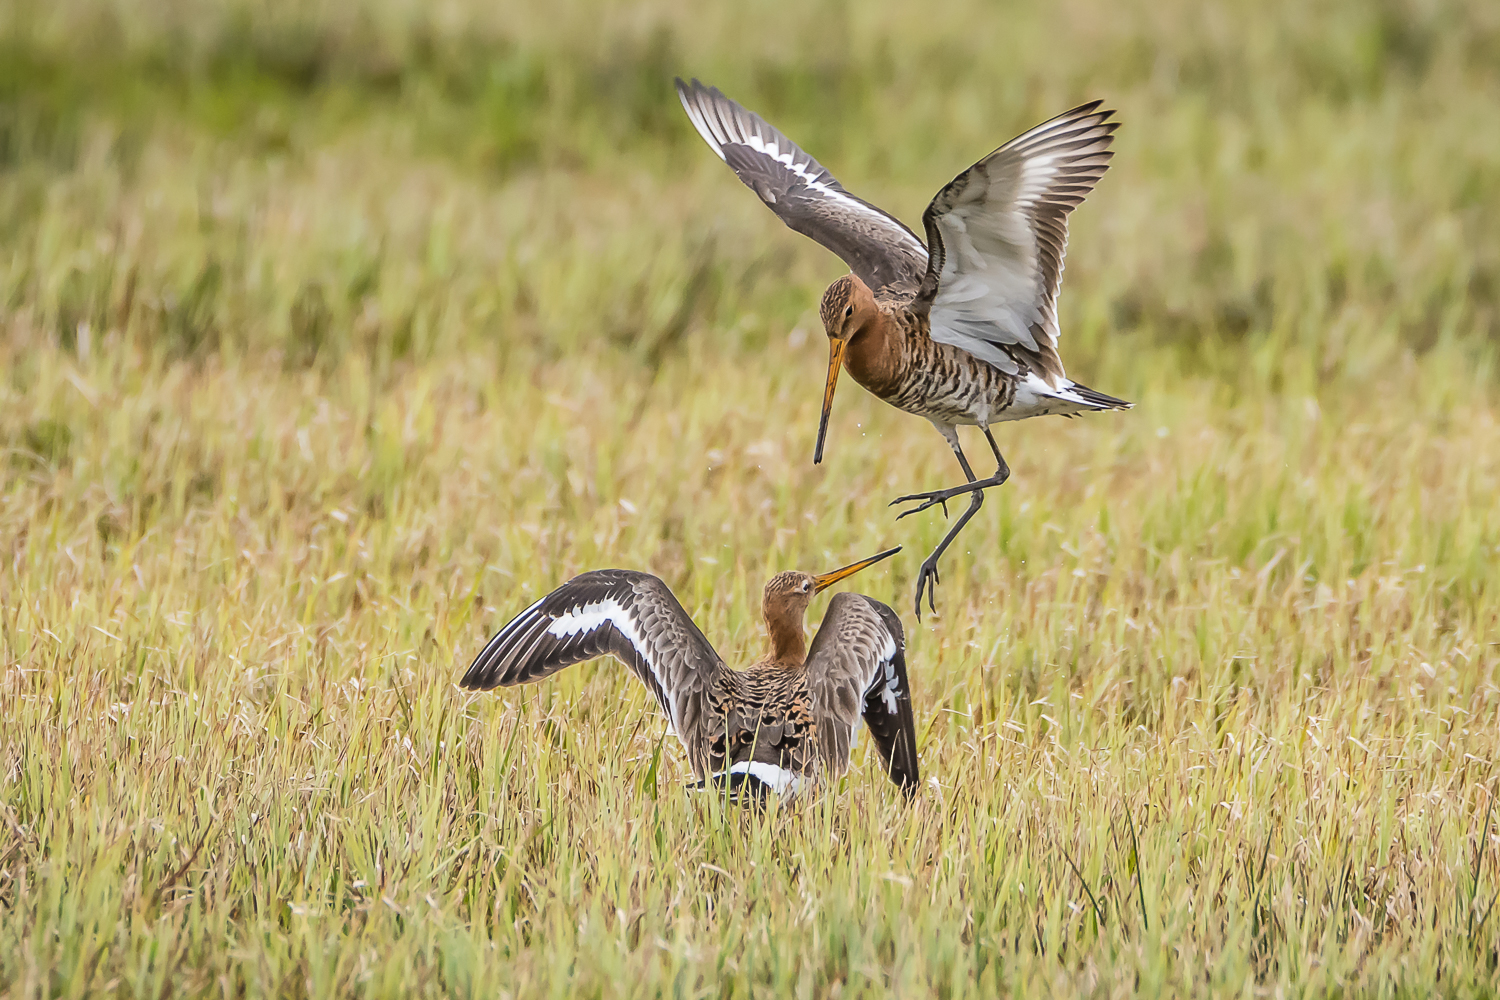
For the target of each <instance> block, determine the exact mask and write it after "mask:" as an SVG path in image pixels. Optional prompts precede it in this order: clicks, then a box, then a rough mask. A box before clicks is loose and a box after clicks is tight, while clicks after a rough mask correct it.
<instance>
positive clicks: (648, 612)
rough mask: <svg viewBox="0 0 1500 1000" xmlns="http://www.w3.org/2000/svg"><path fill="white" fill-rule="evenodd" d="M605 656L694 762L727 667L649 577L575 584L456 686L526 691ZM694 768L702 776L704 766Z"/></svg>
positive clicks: (607, 574)
mask: <svg viewBox="0 0 1500 1000" xmlns="http://www.w3.org/2000/svg"><path fill="white" fill-rule="evenodd" d="M606 653H608V654H611V655H613V656H615V657H616V658H617V659H619V660H620V661H621V662H622V663H624V664H625V665H626V666H628V667H629V668H630V669H631V670H632V671H633V672H634V673H635V675H636V676H637V677H639V678H640V679H641V681H642V682H644V683H645V685H646V687H648V688H650V689H651V693H652V694H654V695H656V699H657V701H659V702H660V703H661V707H662V711H664V712H666V713H667V718H668V719H670V720H671V723H672V726H673V728H674V729H675V730H676V732H677V735H678V737H679V738H680V739H681V740H682V742H683V746H684V747H685V748H686V749H687V751H688V755H689V757H690V758H692V757H694V756H695V754H697V752H698V751H697V748H696V747H695V745H694V744H696V743H698V742H699V741H698V740H696V739H694V734H696V733H698V732H699V731H700V730H701V728H702V725H703V723H704V722H705V721H706V719H705V716H706V698H705V693H706V692H707V691H708V689H709V688H710V687H711V686H712V684H713V682H714V680H715V678H716V677H717V676H718V674H719V671H721V670H722V669H723V667H724V664H723V661H722V660H720V659H719V654H718V653H716V652H714V648H713V646H712V645H710V644H709V641H708V639H707V638H705V637H704V635H703V633H702V632H700V631H699V630H698V626H697V625H695V624H693V619H692V618H690V617H689V616H688V613H687V612H686V611H684V610H683V607H682V605H681V604H680V603H678V601H677V598H676V597H674V596H673V594H672V591H671V590H670V589H669V588H668V587H667V585H666V584H665V583H662V582H661V580H659V579H657V578H656V577H654V576H652V575H651V574H650V573H638V572H635V571H633V570H624V569H601V570H595V571H593V572H591V573H584V574H581V575H579V576H575V577H574V578H573V579H571V580H569V581H568V582H567V583H565V584H563V585H562V586H561V587H558V588H557V589H556V590H554V591H553V592H552V593H550V594H548V595H547V596H546V597H544V598H542V599H541V600H540V601H537V602H536V603H535V604H533V605H532V606H531V607H529V608H527V609H526V610H525V611H523V612H521V613H520V614H519V615H517V616H516V617H515V618H513V619H511V621H510V622H509V623H508V624H506V625H505V627H504V628H502V629H501V630H500V631H499V632H497V633H495V637H494V638H493V639H491V640H490V641H489V643H488V644H486V645H485V647H484V649H483V650H481V651H480V653H479V655H478V656H476V657H475V658H474V663H473V664H472V665H471V666H470V667H469V670H468V673H466V674H464V676H463V679H462V680H461V681H459V682H458V683H459V685H460V686H461V687H464V688H468V689H469V690H471V691H487V690H489V689H490V688H494V687H500V686H502V685H504V686H509V685H512V684H524V683H526V682H527V681H537V680H541V679H542V678H544V677H547V676H549V675H551V674H554V673H556V672H557V671H559V670H561V669H562V668H563V667H567V666H571V665H572V664H574V663H581V662H583V661H584V660H592V659H594V658H595V657H598V656H603V655H605V654H606ZM693 767H694V770H695V771H699V772H700V773H701V761H698V760H693Z"/></svg>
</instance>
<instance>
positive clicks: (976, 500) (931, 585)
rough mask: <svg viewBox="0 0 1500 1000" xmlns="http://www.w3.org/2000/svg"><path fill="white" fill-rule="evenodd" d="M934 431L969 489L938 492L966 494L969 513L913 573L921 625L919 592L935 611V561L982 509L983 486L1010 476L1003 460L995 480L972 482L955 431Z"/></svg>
mask: <svg viewBox="0 0 1500 1000" xmlns="http://www.w3.org/2000/svg"><path fill="white" fill-rule="evenodd" d="M937 429H938V430H939V431H940V432H941V433H942V435H943V437H944V438H945V439H946V440H947V441H948V447H950V448H952V449H953V454H954V456H956V457H957V458H958V464H959V467H960V468H962V469H963V470H964V477H965V478H966V479H968V480H969V485H968V486H964V487H960V488H958V489H956V490H944V491H941V492H944V493H948V494H950V495H951V496H961V495H963V494H964V493H968V494H969V509H968V510H966V511H964V512H963V513H962V514H960V515H959V518H958V521H957V522H956V523H955V524H954V525H953V527H951V528H949V529H948V533H947V534H946V535H944V536H943V540H942V541H941V542H938V546H937V548H935V549H933V550H932V555H930V556H928V557H927V558H926V559H925V560H924V561H923V562H922V568H921V569H920V570H919V571H918V572H917V605H916V610H917V621H921V620H922V592H923V591H924V590H925V591H926V592H927V606H928V608H930V609H931V610H933V611H934V612H935V611H937V585H938V584H939V583H941V582H942V581H941V579H940V578H939V577H938V569H937V564H938V560H939V559H941V558H942V556H943V553H944V552H946V551H948V546H949V545H952V544H953V539H955V538H957V537H958V533H959V532H960V531H963V530H964V525H966V524H968V523H969V521H970V520H971V519H972V518H973V517H974V515H975V514H977V513H979V508H980V507H982V506H984V490H985V488H986V487H987V486H999V485H1000V484H1001V483H1003V482H1005V480H1006V479H1007V478H1008V477H1009V476H1010V469H1009V468H1008V467H1007V466H1006V465H1005V460H1004V459H1001V460H1000V468H999V470H998V471H997V472H996V474H995V476H994V477H992V479H993V481H991V480H979V479H975V478H974V470H973V469H971V468H969V460H968V459H967V458H965V457H964V451H963V449H962V448H961V447H959V444H958V431H957V430H956V429H955V428H954V427H952V426H951V425H946V424H938V425H937ZM985 435H986V436H988V435H989V428H988V427H986V428H985ZM994 445H995V439H994V438H990V446H991V447H994ZM999 456H1000V450H999V449H998V448H996V449H995V457H997V458H999ZM919 496H934V495H933V494H919ZM910 499H914V498H913V497H902V498H901V500H910ZM947 499H949V497H938V498H935V499H930V500H928V501H927V502H926V503H925V504H923V505H922V506H920V507H918V508H916V510H909V511H905V512H903V513H902V514H900V515H898V516H897V518H896V520H898V521H899V520H901V518H903V517H905V516H906V515H907V514H915V513H916V512H917V511H918V510H926V509H927V508H928V507H931V506H932V505H933V504H935V503H942V502H943V501H944V500H947ZM901 500H896V501H893V503H900V502H901ZM946 509H947V508H946V507H944V510H945V511H946Z"/></svg>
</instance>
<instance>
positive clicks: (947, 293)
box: [914, 101, 1120, 389]
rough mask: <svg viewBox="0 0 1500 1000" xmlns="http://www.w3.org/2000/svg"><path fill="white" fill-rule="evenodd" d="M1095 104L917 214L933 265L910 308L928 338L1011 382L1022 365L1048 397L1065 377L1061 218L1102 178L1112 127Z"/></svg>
mask: <svg viewBox="0 0 1500 1000" xmlns="http://www.w3.org/2000/svg"><path fill="white" fill-rule="evenodd" d="M1099 103H1100V102H1098V101H1093V102H1090V103H1088V104H1084V105H1080V106H1079V107H1076V108H1074V109H1073V110H1072V111H1066V112H1064V113H1063V114H1060V115H1058V116H1057V117H1056V118H1053V119H1050V120H1049V121H1045V122H1043V123H1042V124H1040V125H1038V126H1037V127H1036V128H1034V129H1032V130H1030V131H1029V132H1026V133H1023V134H1022V135H1019V136H1017V137H1016V138H1014V139H1012V140H1011V141H1010V142H1007V143H1006V144H1005V145H1003V146H1001V147H1000V148H999V149H997V150H995V151H994V152H993V153H991V154H990V155H989V156H986V157H985V158H984V159H982V160H980V161H979V162H978V163H976V164H974V165H973V166H972V167H970V168H969V169H968V170H965V171H964V172H963V173H961V174H959V175H958V176H957V177H955V178H954V179H953V180H952V182H950V183H949V184H948V186H947V187H945V188H943V189H942V190H941V191H939V192H938V193H937V197H935V198H933V199H932V204H930V205H928V206H927V211H926V212H924V213H923V214H922V222H923V225H925V226H926V229H927V247H928V250H929V251H930V252H931V254H932V257H931V259H930V260H929V261H928V265H927V273H926V275H925V276H924V277H923V279H922V286H921V289H920V290H919V291H918V293H917V298H916V302H915V303H914V305H915V307H916V308H918V309H921V308H927V309H928V316H929V318H930V319H931V321H932V339H933V340H936V341H938V342H939V343H943V344H951V345H953V346H954V347H959V348H962V349H963V350H965V351H968V352H969V353H970V354H972V355H974V356H975V357H976V358H979V359H980V360H982V361H987V362H989V363H990V364H992V365H994V366H996V367H997V368H999V369H1000V370H1001V371H1004V372H1007V373H1009V374H1012V375H1015V374H1018V373H1019V371H1020V366H1021V364H1024V365H1025V366H1026V367H1027V368H1028V369H1030V370H1031V371H1033V372H1035V373H1036V374H1037V375H1039V376H1040V377H1041V378H1042V379H1044V380H1045V381H1046V382H1047V384H1048V385H1049V386H1051V388H1053V389H1058V388H1062V387H1063V384H1064V380H1065V378H1066V375H1065V374H1064V372H1063V365H1062V359H1061V358H1060V357H1058V354H1057V340H1058V327H1057V293H1058V290H1059V288H1061V286H1062V271H1063V255H1064V253H1065V252H1066V251H1067V248H1068V215H1069V214H1070V213H1071V212H1072V211H1073V209H1075V208H1077V207H1078V206H1079V205H1080V204H1082V202H1083V199H1084V197H1085V196H1086V195H1087V194H1088V193H1089V192H1090V191H1092V190H1093V189H1094V185H1095V184H1096V183H1098V181H1099V178H1100V177H1103V176H1104V171H1105V170H1106V169H1108V167H1109V160H1110V157H1111V156H1113V155H1114V154H1113V153H1111V152H1110V149H1109V147H1110V143H1111V142H1113V141H1114V133H1115V129H1117V128H1119V125H1120V123H1119V122H1113V121H1110V120H1109V118H1110V116H1111V115H1113V114H1114V112H1113V111H1100V110H1099ZM1018 362H1020V364H1018Z"/></svg>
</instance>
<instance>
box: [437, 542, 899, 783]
mask: <svg viewBox="0 0 1500 1000" xmlns="http://www.w3.org/2000/svg"><path fill="white" fill-rule="evenodd" d="M899 551H900V548H899V547H897V548H894V549H889V550H887V551H885V552H882V553H880V554H879V555H875V556H871V557H870V558H868V559H862V560H860V561H859V562H856V563H853V564H851V565H848V566H845V567H843V568H842V569H836V570H834V571H832V572H831V573H824V574H821V575H818V576H814V575H812V574H809V573H798V572H786V573H780V574H777V575H776V576H774V577H772V578H771V581H770V582H769V583H767V584H766V588H765V592H764V594H763V596H762V599H761V614H762V615H763V617H764V618H765V623H766V629H767V632H768V633H769V643H770V649H769V651H768V652H767V653H766V655H765V656H763V657H761V658H760V659H759V660H756V661H755V662H754V663H753V664H751V665H750V666H749V667H748V668H747V669H744V670H733V669H731V668H729V667H727V666H726V665H725V663H724V661H723V659H722V658H721V657H720V656H719V654H718V653H716V652H715V651H714V648H713V646H712V645H711V644H710V643H709V641H708V639H706V638H705V637H704V635H703V633H702V632H701V631H699V629H698V626H697V625H695V624H693V619H692V618H691V616H689V615H688V613H687V612H686V611H685V610H683V607H682V605H681V604H680V603H679V602H678V600H677V598H676V597H675V596H673V594H672V591H671V589H670V588H668V587H667V585H666V584H665V583H663V582H662V581H661V580H660V579H658V578H657V577H655V576H652V575H651V574H650V573H642V572H637V571H635V570H625V569H601V570H594V571H592V572H589V573H583V574H581V575H579V576H575V577H574V578H573V579H571V580H569V581H568V582H567V583H565V584H563V585H562V586H561V587H558V588H557V589H556V590H554V591H553V592H552V593H550V594H548V595H547V596H546V597H543V598H542V599H541V600H539V601H537V602H536V603H535V604H533V605H531V607H529V608H527V609H526V610H525V611H522V612H521V613H520V614H519V615H517V616H516V617H515V618H513V619H511V621H510V622H509V623H508V624H506V625H505V627H503V628H502V629H500V631H499V632H497V633H495V636H494V638H492V639H491V640H490V641H489V643H488V644H486V645H485V647H484V649H483V650H481V651H480V653H479V655H478V656H477V657H475V658H474V663H473V664H472V665H471V666H470V667H469V670H468V672H467V673H465V674H464V676H463V679H462V680H461V681H459V686H461V687H463V688H467V689H469V690H473V691H487V690H490V689H492V688H495V687H502V686H510V685H515V684H524V683H527V682H530V681H539V680H541V679H542V678H544V677H548V676H550V675H552V674H554V673H556V672H557V671H559V670H561V669H562V668H563V667H566V666H569V665H571V664H574V663H581V662H582V661H584V660H591V659H594V658H595V657H598V656H603V655H606V654H609V655H612V656H614V657H615V658H616V659H618V660H619V661H621V662H622V663H624V664H625V665H626V666H627V667H629V668H630V669H631V671H632V672H633V673H634V674H635V675H636V676H637V677H638V678H640V680H641V681H642V683H644V684H645V685H646V687H647V688H648V689H649V690H650V691H651V693H652V694H653V695H655V696H656V700H657V701H658V702H659V703H660V705H661V708H662V711H663V712H665V713H666V715H667V720H668V723H669V726H670V729H671V731H672V732H674V733H675V734H676V736H677V738H678V739H679V740H680V741H681V742H682V746H683V749H684V750H685V751H686V752H687V757H688V763H689V764H690V765H691V767H692V770H693V775H694V776H695V777H696V778H697V779H698V783H699V785H700V786H701V785H713V786H716V787H717V786H724V787H728V788H730V789H733V790H734V791H735V792H736V793H737V794H738V793H740V792H753V793H755V794H756V795H763V794H768V793H771V792H775V793H778V794H781V795H792V794H795V793H797V792H799V791H803V790H805V789H807V788H808V787H809V786H811V785H815V784H817V783H818V782H820V781H822V780H825V779H827V778H829V777H833V776H837V775H838V774H841V773H842V772H843V771H845V770H847V768H848V767H849V753H850V749H851V747H852V746H853V745H854V741H855V737H856V735H857V734H856V730H857V727H858V726H859V723H860V722H861V720H863V722H864V724H865V726H866V727H868V728H869V730H870V734H871V736H872V737H873V738H874V742H875V747H876V749H877V750H878V751H879V753H880V758H881V760H882V761H884V763H885V767H886V770H887V772H888V773H889V775H890V778H891V780H892V781H893V782H895V783H896V785H897V786H899V787H900V788H901V790H902V791H903V792H905V793H906V794H907V795H908V796H911V795H913V794H914V793H915V792H916V788H917V785H918V782H919V780H920V779H919V776H918V769H917V746H916V729H915V723H914V721H913V718H912V706H911V688H910V686H909V685H908V683H907V679H906V636H905V634H904V632H903V631H902V628H901V619H900V618H899V617H898V616H897V614H896V612H894V611H892V610H891V609H890V608H889V607H888V606H887V605H885V604H882V603H881V602H880V601H877V600H875V599H874V598H872V597H866V596H865V595H863V594H854V593H848V592H844V593H839V594H835V595H834V596H833V599H832V600H830V601H829V602H828V611H827V612H826V613H825V614H824V616H823V623H822V626H821V627H820V628H819V629H818V632H817V634H816V635H815V636H814V637H813V640H812V645H811V646H810V647H809V646H808V644H807V642H806V640H805V638H804V635H803V618H804V616H805V615H806V613H807V607H808V605H809V604H810V603H811V602H812V599H813V597H814V596H815V595H816V594H818V593H820V592H821V591H823V590H826V589H827V588H829V587H831V586H833V585H834V584H835V583H838V582H839V581H840V580H843V579H844V578H846V577H848V576H850V575H852V574H854V573H857V572H858V571H860V570H862V569H864V568H865V567H867V566H870V565H872V564H874V563H877V562H879V561H880V560H882V559H885V558H886V557H888V556H891V555H894V554H895V553H897V552H899Z"/></svg>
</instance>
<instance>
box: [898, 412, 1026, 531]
mask: <svg viewBox="0 0 1500 1000" xmlns="http://www.w3.org/2000/svg"><path fill="white" fill-rule="evenodd" d="M938 430H939V431H941V432H942V434H943V437H945V438H947V439H948V446H949V447H950V448H952V449H953V454H955V455H957V456H958V463H959V465H961V466H963V470H964V475H966V476H968V477H969V481H968V482H967V483H965V484H964V485H963V486H955V487H953V488H952V489H946V490H932V491H931V492H929V493H912V494H909V495H907V496H904V497H897V498H896V499H894V500H892V501H891V502H890V504H889V506H892V507H894V506H896V504H898V503H909V502H911V501H913V500H921V501H922V503H920V504H918V505H917V506H915V507H913V508H911V509H910V510H903V511H902V512H901V513H899V514H897V515H896V520H898V521H899V520H901V519H902V518H903V517H905V516H906V515H908V514H919V513H921V512H922V511H924V510H926V509H927V508H928V507H931V506H934V505H935V504H942V505H943V513H944V515H946V514H947V513H948V501H949V500H952V499H953V498H954V497H961V496H963V495H964V494H965V493H973V494H975V495H976V496H978V495H980V494H982V493H983V492H984V491H985V490H987V489H989V488H990V487H991V486H1002V485H1004V484H1005V481H1006V480H1007V479H1009V478H1010V466H1008V465H1006V464H1005V459H1004V457H1002V456H1001V454H1000V446H999V445H997V444H995V435H993V434H991V433H990V429H989V428H988V427H986V428H985V429H984V436H985V438H986V439H987V440H988V441H989V443H990V451H992V452H994V453H995V474H994V475H993V476H991V477H990V478H988V479H975V478H974V473H973V472H971V471H969V463H968V461H967V460H966V459H965V458H964V453H963V452H962V451H961V450H959V447H958V431H957V429H955V428H953V427H944V426H940V427H938Z"/></svg>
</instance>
